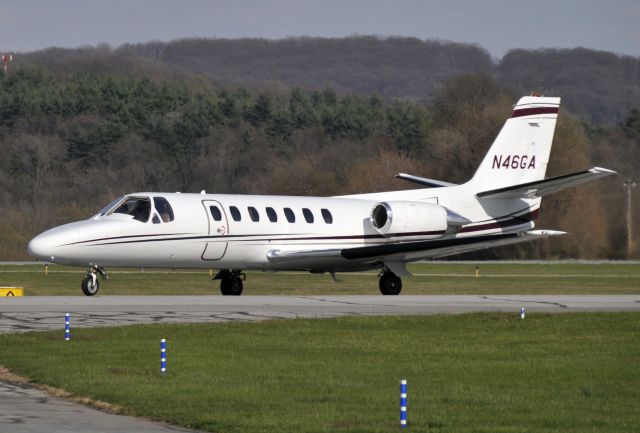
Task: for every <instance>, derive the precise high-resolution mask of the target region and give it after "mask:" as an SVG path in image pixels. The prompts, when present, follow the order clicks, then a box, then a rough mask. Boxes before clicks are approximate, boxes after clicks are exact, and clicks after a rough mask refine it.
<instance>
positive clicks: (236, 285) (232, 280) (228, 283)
mask: <svg viewBox="0 0 640 433" xmlns="http://www.w3.org/2000/svg"><path fill="white" fill-rule="evenodd" d="M242 286H243V284H242V280H241V279H240V278H239V277H228V278H223V279H222V281H220V292H222V295H223V296H240V295H241V294H242V288H243V287H242Z"/></svg>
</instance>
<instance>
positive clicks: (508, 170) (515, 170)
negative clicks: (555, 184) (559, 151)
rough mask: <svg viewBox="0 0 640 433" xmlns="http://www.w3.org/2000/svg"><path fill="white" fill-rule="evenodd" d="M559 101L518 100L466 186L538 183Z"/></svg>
mask: <svg viewBox="0 0 640 433" xmlns="http://www.w3.org/2000/svg"><path fill="white" fill-rule="evenodd" d="M559 107H560V98H545V97H539V96H525V97H523V98H521V99H520V100H519V101H518V103H517V104H516V106H515V107H514V109H513V112H512V113H511V117H510V118H509V119H508V120H507V121H506V123H505V124H504V126H503V127H502V130H501V131H500V133H499V134H498V136H497V137H496V139H495V141H494V142H493V144H492V145H491V148H490V149H489V152H488V153H487V154H486V156H485V157H484V159H483V160H482V163H481V164H480V167H478V170H477V171H476V173H475V174H474V176H473V178H472V179H471V180H470V181H469V184H470V185H471V186H472V187H473V188H474V189H475V190H477V191H483V190H490V189H497V188H503V187H507V186H510V185H515V184H521V183H526V182H534V181H537V180H542V179H544V177H545V173H546V171H547V164H548V163H549V154H550V152H551V143H552V141H553V132H554V130H555V127H556V119H557V118H558V109H559Z"/></svg>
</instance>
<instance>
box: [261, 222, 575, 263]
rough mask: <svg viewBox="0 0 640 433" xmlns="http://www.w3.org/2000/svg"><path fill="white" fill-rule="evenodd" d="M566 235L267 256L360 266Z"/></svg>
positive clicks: (550, 232) (276, 259) (540, 234)
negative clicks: (339, 261) (361, 264)
mask: <svg viewBox="0 0 640 433" xmlns="http://www.w3.org/2000/svg"><path fill="white" fill-rule="evenodd" d="M564 234H566V233H565V232H561V231H555V230H530V231H527V232H521V233H504V234H499V235H487V236H473V237H462V238H453V239H441V240H431V241H417V242H403V243H394V244H387V245H373V246H366V247H355V248H345V249H326V250H304V251H302V250H301V251H280V250H272V251H269V252H268V253H267V258H268V259H269V261H270V262H273V263H287V264H295V263H300V264H302V263H305V262H313V263H314V264H315V266H314V267H318V265H320V263H336V261H338V260H341V259H342V260H344V259H346V260H348V261H352V262H360V263H375V262H384V261H406V262H409V261H416V260H423V259H434V258H438V257H445V256H450V255H454V254H462V253H467V252H470V251H475V250H480V249H485V248H492V247H498V246H503V245H510V244H515V243H520V242H527V241H532V240H537V239H544V238H547V237H550V236H559V235H564ZM342 260H341V261H342ZM342 265H344V261H342Z"/></svg>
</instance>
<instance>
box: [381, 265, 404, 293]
mask: <svg viewBox="0 0 640 433" xmlns="http://www.w3.org/2000/svg"><path fill="white" fill-rule="evenodd" d="M379 285H380V292H381V293H382V294H383V295H399V294H400V291H402V280H401V279H400V277H398V276H397V275H396V274H394V273H393V272H390V271H387V272H384V273H383V274H382V275H381V276H380V282H379Z"/></svg>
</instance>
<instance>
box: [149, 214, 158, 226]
mask: <svg viewBox="0 0 640 433" xmlns="http://www.w3.org/2000/svg"><path fill="white" fill-rule="evenodd" d="M151 221H153V223H154V224H160V217H159V216H158V214H157V213H154V214H153V218H152V219H151Z"/></svg>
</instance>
